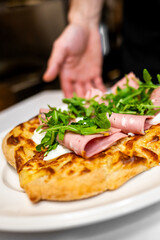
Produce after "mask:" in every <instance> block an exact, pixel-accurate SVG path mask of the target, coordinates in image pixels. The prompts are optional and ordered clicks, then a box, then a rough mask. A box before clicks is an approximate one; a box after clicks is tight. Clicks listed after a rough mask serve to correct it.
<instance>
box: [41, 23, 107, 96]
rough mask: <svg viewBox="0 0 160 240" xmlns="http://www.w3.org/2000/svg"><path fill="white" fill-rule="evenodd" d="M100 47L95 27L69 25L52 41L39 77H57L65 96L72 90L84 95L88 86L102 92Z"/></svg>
mask: <svg viewBox="0 0 160 240" xmlns="http://www.w3.org/2000/svg"><path fill="white" fill-rule="evenodd" d="M101 72H102V50H101V41H100V34H99V30H98V25H97V26H92V27H90V28H89V27H87V26H82V25H78V24H69V25H68V26H67V27H66V29H65V30H64V32H63V33H62V34H61V35H60V37H59V38H58V39H57V40H56V41H55V42H54V45H53V49H52V52H51V56H50V58H49V60H48V66H47V69H46V72H45V74H44V76H43V78H44V80H45V81H46V82H49V81H52V80H53V79H55V78H56V76H57V75H59V76H60V81H61V87H62V90H63V92H64V95H65V96H66V97H72V96H73V93H74V92H75V93H76V94H77V95H78V96H80V97H84V96H85V93H86V91H87V90H88V89H90V88H91V87H95V88H98V89H100V90H102V91H105V90H106V88H105V85H104V84H103V81H102V78H101Z"/></svg>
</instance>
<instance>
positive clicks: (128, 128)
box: [107, 113, 153, 135]
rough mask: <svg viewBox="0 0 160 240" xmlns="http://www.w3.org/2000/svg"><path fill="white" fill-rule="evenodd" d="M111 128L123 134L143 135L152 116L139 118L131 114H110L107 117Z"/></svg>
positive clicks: (148, 126)
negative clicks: (117, 129)
mask: <svg viewBox="0 0 160 240" xmlns="http://www.w3.org/2000/svg"><path fill="white" fill-rule="evenodd" d="M107 117H108V119H109V120H110V123H111V126H112V127H116V128H120V129H121V131H122V132H123V133H134V134H142V135H143V134H145V130H147V129H149V128H150V127H151V124H150V123H149V120H150V119H152V118H153V116H146V115H145V116H141V115H131V114H120V113H112V115H111V116H110V117H109V116H107Z"/></svg>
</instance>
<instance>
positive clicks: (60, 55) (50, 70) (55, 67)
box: [43, 46, 67, 82]
mask: <svg viewBox="0 0 160 240" xmlns="http://www.w3.org/2000/svg"><path fill="white" fill-rule="evenodd" d="M66 56H67V51H66V49H65V48H63V47H60V46H55V47H54V48H53V49H52V53H51V56H50V58H49V60H48V66H47V69H46V71H45V73H44V75H43V79H44V81H46V82H50V81H52V80H54V79H55V78H56V76H57V75H58V74H59V72H60V69H61V66H62V65H63V63H64V62H65V59H66Z"/></svg>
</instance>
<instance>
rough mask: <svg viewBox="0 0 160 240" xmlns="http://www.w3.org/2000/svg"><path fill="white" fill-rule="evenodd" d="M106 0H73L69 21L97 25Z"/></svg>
mask: <svg viewBox="0 0 160 240" xmlns="http://www.w3.org/2000/svg"><path fill="white" fill-rule="evenodd" d="M103 2H104V0H71V3H70V10H69V14H68V20H69V23H74V24H80V25H89V26H95V25H98V24H99V21H100V17H101V10H102V6H103Z"/></svg>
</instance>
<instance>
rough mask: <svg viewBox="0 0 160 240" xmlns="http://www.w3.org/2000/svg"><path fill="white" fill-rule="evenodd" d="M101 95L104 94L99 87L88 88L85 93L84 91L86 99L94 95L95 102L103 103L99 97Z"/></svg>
mask: <svg viewBox="0 0 160 240" xmlns="http://www.w3.org/2000/svg"><path fill="white" fill-rule="evenodd" d="M103 95H104V93H103V92H102V91H101V90H99V89H97V88H90V89H89V90H88V91H87V93H86V95H85V98H86V99H91V98H93V97H95V96H96V98H95V100H96V101H97V102H99V103H103V100H102V99H101V97H102V96H103Z"/></svg>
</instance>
